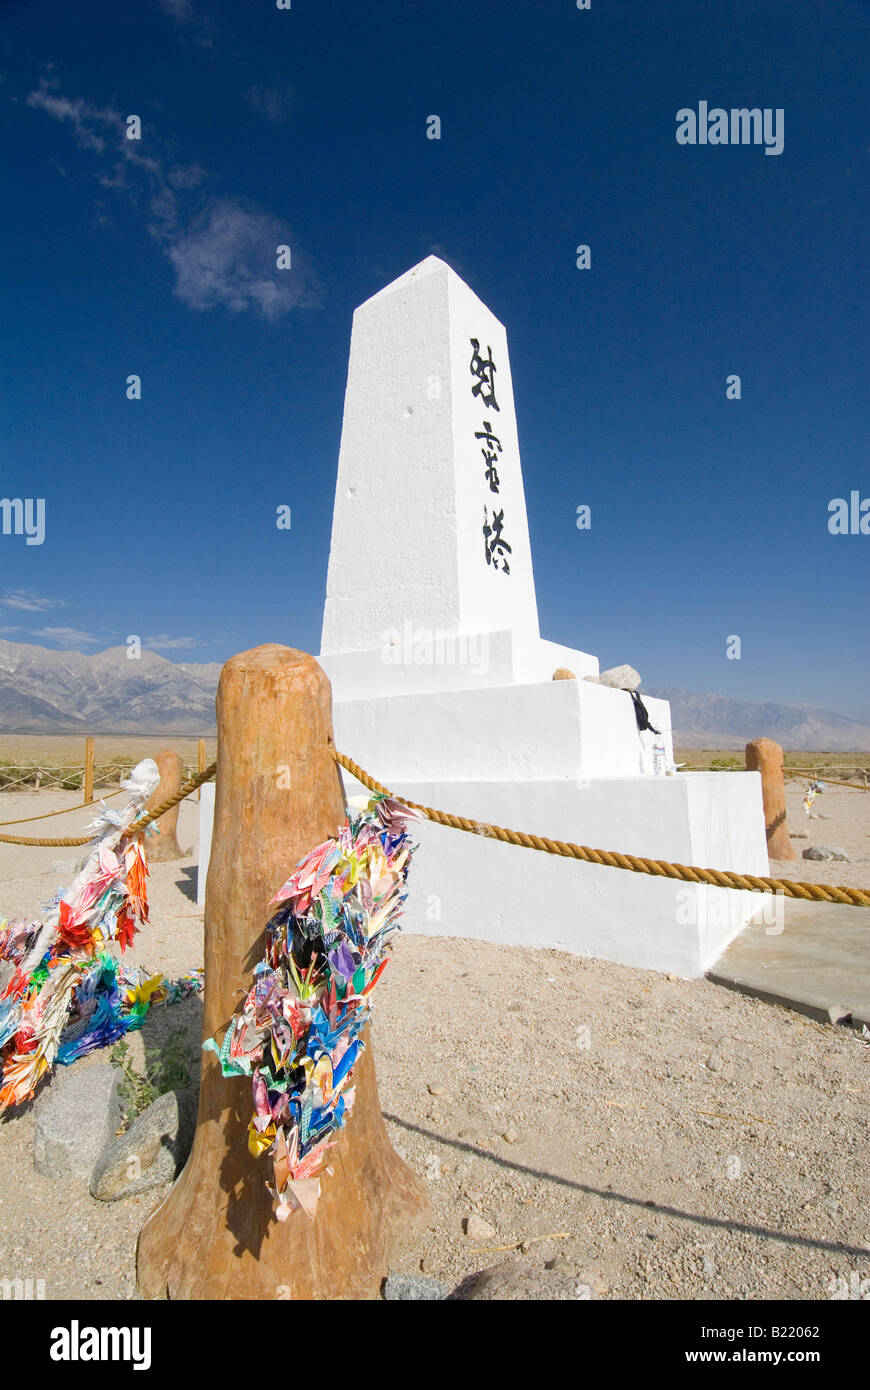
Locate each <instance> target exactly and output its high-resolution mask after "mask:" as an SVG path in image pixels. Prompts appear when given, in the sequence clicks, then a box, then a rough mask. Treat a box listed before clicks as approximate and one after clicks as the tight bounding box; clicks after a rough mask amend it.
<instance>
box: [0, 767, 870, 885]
mask: <svg viewBox="0 0 870 1390" xmlns="http://www.w3.org/2000/svg"><path fill="white" fill-rule="evenodd" d="M334 756H335V760H336V762H337V763H340V765H341V766H342V767H343V768H344V769H345V771H346V772H349V773H350V774H351V776H352V777H355V778H356V779H357V781H358V782H361V783H362V784H363V786H366V787H368V788H369V789H370V790H371V791H373V792H379V793H380V794H381V795H382V796H394V795H395V793H393V792H391V791H390V790H389V789H388V788H387V787H385V786H383V785H382V783H380V782H377V781H375V779H374V777H372V775H371V773H368V772H366V771H364V769H363V768H361V767H360V765H359V763H355V762H354V761H353V759H352V758H348V757H346V756H345V755H344V754H343V753H339V752H336V753H335V755H334ZM216 771H217V763H216V762H214V763H212V764H211V765H210V766H209V767H207V768H206V769H205V770H204V771H203V772H200V773H197V775H196V776H195V777H190V778H188V780H187V781H186V782H184V783H183V784H182V786H181V787H180V788H179V789H178V791H177V792H175V794H174V795H173V796H170V797H168V798H167V799H166V801H163V802H161V804H160V805H159V806H156V807H155V808H154V810H153V811H149V812H147V813H146V814H145V815H143V816H142V817H141V818H140V819H139V820H136V821H134V822H133V823H132V825H130V826H128V828H127V831H126V833H127V834H128V835H134V834H139V833H140V832H141V831H142V830H144V829H145V827H146V826H147V825H149V824H150V823H151V822H152V821H155V820H159V818H160V817H161V816H163V815H165V814H166V812H167V811H169V810H171V809H172V807H173V806H177V805H178V803H179V801H183V800H184V798H185V797H186V796H190V794H191V792H194V791H196V789H197V787H200V786H202V784H203V782H208V781H209V780H210V779H211V778H212V777H213V776H214V775H215V772H216ZM396 800H398V801H403V802H404V804H405V805H406V806H410V807H412V808H413V809H414V810H415V811H422V812H423V814H424V815H425V816H426V817H427V819H428V820H431V821H435V822H436V824H438V825H447V826H450V827H452V828H453V829H454V830H467V831H470V832H471V833H472V834H475V835H484V836H487V837H489V838H491V839H494V840H502V841H503V842H504V843H505V844H509V845H518V846H520V847H521V848H523V849H537V850H542V851H543V852H544V853H546V854H558V855H560V856H561V857H562V858H565V859H582V860H585V861H586V863H588V864H600V865H603V866H604V867H605V868H611V869H629V870H631V871H632V872H633V873H637V874H650V875H651V876H652V877H654V878H670V879H678V880H680V881H681V882H683V883H708V884H710V885H711V886H712V887H714V888H741V889H743V890H744V891H746V892H751V893H782V894H784V896H785V897H787V898H799V899H802V900H803V901H805V902H822V903H844V904H846V905H847V906H851V907H870V891H868V890H867V889H865V888H846V887H844V886H842V885H841V886H836V887H834V886H831V885H829V884H826V883H801V882H799V881H797V880H795V879H788V878H782V879H781V878H759V877H757V876H756V875H755V874H736V873H731V872H730V871H728V870H725V869H699V868H697V867H695V866H694V865H689V864H671V863H669V862H668V861H667V860H666V859H644V858H642V857H641V856H639V855H636V854H622V853H620V852H619V851H618V850H608V849H590V847H589V846H588V845H574V844H571V843H570V842H568V841H566V840H551V839H549V838H548V837H547V836H545V835H527V834H526V833H525V831H522V830H506V829H505V828H504V827H503V826H501V825H489V824H487V823H485V822H481V821H475V820H469V818H468V817H467V816H454V815H451V814H450V812H448V811H436V810H435V809H434V807H432V806H423V805H421V803H420V802H418V801H408V800H407V799H406V798H403V797H396ZM91 839H92V837H91V836H88V835H86V836H83V837H82V838H81V839H69V840H28V839H24V838H23V837H22V836H17V835H0V842H2V843H4V844H12V845H47V846H54V845H57V846H67V845H70V846H71V845H87V844H90V843H91Z"/></svg>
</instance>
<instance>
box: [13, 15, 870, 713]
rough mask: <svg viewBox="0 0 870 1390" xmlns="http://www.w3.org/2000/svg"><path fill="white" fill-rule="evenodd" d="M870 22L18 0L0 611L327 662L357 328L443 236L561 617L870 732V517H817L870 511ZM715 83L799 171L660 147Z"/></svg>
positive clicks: (179, 650)
mask: <svg viewBox="0 0 870 1390" xmlns="http://www.w3.org/2000/svg"><path fill="white" fill-rule="evenodd" d="M868 38H870V5H868V4H866V3H859V0H839V2H838V3H833V0H813V2H812V3H810V0H784V2H783V3H780V0H751V3H750V0H743V3H740V4H736V5H730V6H725V5H721V4H720V5H714V4H712V3H699V0H669V3H668V5H667V6H661V5H652V4H641V3H632V2H631V0H628V3H621V4H618V3H615V0H592V5H591V8H590V10H588V11H579V10H578V9H577V8H576V4H575V3H574V0H537V2H536V3H535V4H529V3H527V0H522V2H521V0H491V2H490V3H477V0H438V3H425V0H424V3H418V0H414V3H413V4H410V3H408V0H371V3H369V4H365V5H361V4H359V3H351V0H335V3H330V4H323V3H322V0H293V3H292V9H291V10H289V11H279V10H278V9H277V8H275V7H274V6H272V5H271V4H270V3H268V0H256V2H254V0H249V3H246V4H245V5H241V4H226V3H221V0H210V3H209V4H207V5H206V4H205V3H204V0H153V3H149V2H146V0H142V3H139V4H137V5H135V6H129V5H127V6H122V5H117V4H108V3H92V4H85V5H77V6H72V5H66V6H59V5H57V4H56V3H49V0H22V2H21V3H0V73H2V82H0V122H2V127H0V141H2V160H3V187H4V190H5V194H6V196H5V198H4V215H3V218H2V225H0V264H2V277H3V292H2V305H3V330H2V344H0V352H2V359H0V448H2V460H3V466H2V480H0V493H2V495H4V496H7V497H15V496H20V497H32V498H37V497H44V498H45V499H46V539H45V542H44V544H43V545H41V546H30V547H28V546H26V545H25V543H24V539H23V537H20V536H0V567H2V572H0V600H2V602H0V635H3V636H7V637H9V638H10V639H11V640H16V641H32V642H37V643H39V644H42V645H46V646H75V647H78V648H80V649H81V650H85V651H97V650H100V649H101V648H103V647H105V646H110V645H114V644H117V643H123V642H124V640H125V638H126V637H127V635H128V634H130V633H138V634H140V635H141V636H142V637H144V638H145V639H146V641H147V643H148V645H152V646H154V647H156V649H158V650H160V651H162V652H163V653H164V654H165V655H167V656H169V657H171V658H172V659H175V660H191V661H218V660H224V659H225V658H226V657H227V656H229V655H231V654H232V653H233V652H235V651H238V650H241V649H243V648H245V647H248V646H253V645H256V644H258V643H260V642H265V641H283V642H287V643H289V644H290V645H294V646H298V647H301V648H303V649H306V650H310V651H314V652H316V651H317V650H318V648H319V638H320V621H321V614H322V606H323V598H324V592H325V583H326V565H327V558H328V549H329V535H330V522H331V512H332V500H333V492H334V486H335V472H336V464H337V457H338V444H339V436H340V429H341V407H342V400H343V393H344V384H345V373H346V367H347V353H348V346H349V336H350V324H351V315H352V312H353V309H354V307H355V306H356V305H357V304H359V303H360V302H361V301H362V300H364V299H366V298H367V297H368V296H369V295H371V294H372V293H374V292H375V291H376V290H377V289H379V288H380V287H381V286H382V285H384V284H386V283H387V282H389V281H390V280H392V279H394V278H395V277H396V276H397V275H399V274H401V273H402V272H403V271H404V270H406V269H407V268H408V267H409V266H411V265H413V264H415V263H416V262H417V261H419V260H422V259H423V258H424V257H425V256H426V255H428V254H430V253H431V252H435V253H436V254H438V255H440V256H442V257H443V258H444V259H445V260H447V261H448V262H449V263H450V264H451V265H453V266H454V268H455V269H456V270H457V271H458V272H459V274H461V275H462V276H463V278H464V279H466V280H467V281H468V282H469V284H471V285H472V287H473V288H474V289H475V290H476V292H477V293H478V294H479V295H480V296H481V298H482V299H483V300H484V301H485V302H486V303H487V304H489V305H490V307H491V308H492V309H493V310H494V312H495V313H496V314H497V315H498V317H499V318H500V319H501V320H502V322H504V323H505V324H506V326H507V329H508V336H509V342H510V347H511V360H512V370H513V377H514V388H515V395H516V405H517V414H518V422H519V432H520V444H521V449H522V457H523V472H524V478H525V487H526V498H527V505H528V512H529V523H530V530H531V540H532V553H533V557H534V562H535V573H536V583H537V591H538V603H539V610H540V618H541V629H542V633H543V635H544V636H546V637H549V638H551V639H552V640H554V641H558V642H563V643H566V644H568V645H572V646H578V647H580V648H582V649H583V650H586V651H590V652H595V653H597V654H598V655H599V657H600V658H601V660H602V663H603V664H604V665H613V664H617V663H620V662H622V661H630V662H631V663H632V664H633V665H635V666H637V667H638V669H639V670H640V671H641V672H642V673H643V676H644V680H645V684H646V685H648V686H653V685H674V686H682V687H684V688H688V689H694V690H715V691H720V692H723V693H725V694H729V695H732V696H734V697H736V698H746V699H761V698H767V699H775V700H782V701H788V702H794V703H798V702H806V703H814V704H821V705H825V706H827V707H828V708H832V709H835V710H839V711H841V712H843V713H851V714H859V715H861V716H863V717H868V718H870V695H868V679H867V678H868V656H867V646H868V644H867V640H866V635H867V557H868V553H870V537H868V536H860V535H857V536H851V535H849V536H831V535H830V534H829V533H828V529H827V521H828V503H829V501H830V500H831V499H832V498H834V497H838V496H843V497H848V496H849V494H850V492H851V491H852V490H856V489H857V490H858V491H859V492H860V495H861V496H862V497H868V496H870V470H868V468H867V433H868V430H867V427H868V404H867V364H868V352H867V346H868V344H867V320H868V315H867V303H868V283H867V281H868V270H867V243H866V228H867V214H868V199H867V190H868V180H867V165H868V146H870V138H868V123H867V100H866V99H867V82H866V72H867V65H868V56H870V55H868V48H870V44H868ZM701 100H705V101H707V102H709V104H710V105H711V106H714V105H721V106H723V107H725V108H731V107H740V106H750V107H754V106H758V107H762V108H764V107H770V108H782V109H783V110H784V113H785V115H784V133H785V142H784V149H783V152H782V154H780V155H776V156H767V155H765V153H764V149H763V147H759V146H751V145H750V146H736V147H733V146H724V147H716V146H711V145H708V146H694V147H690V146H679V145H678V144H677V143H676V140H675V130H676V120H675V117H676V113H677V111H678V110H679V109H680V108H683V107H695V108H697V105H698V102H699V101H701ZM131 113H135V114H137V115H139V116H140V117H141V120H142V125H143V132H142V133H143V138H142V140H141V141H139V142H131V141H127V140H125V139H124V137H123V129H124V126H123V122H124V120H125V118H126V117H127V116H128V115H129V114H131ZM431 113H437V114H438V115H440V117H441V120H442V139H441V140H440V141H432V140H427V139H426V134H425V131H426V118H427V116H428V115H430V114H431ZM278 242H287V243H288V244H290V245H291V246H292V248H293V256H294V268H293V271H292V272H290V273H282V272H279V271H277V270H275V269H274V268H273V267H274V247H275V245H276V244H277V243H278ZM579 243H588V244H589V245H590V246H591V248H592V268H591V270H589V271H578V270H577V268H576V266H575V255H574V248H575V247H576V246H577V245H578V244H579ZM264 248H266V249H267V250H268V253H269V254H268V255H265V256H264ZM735 372H736V373H739V374H740V377H741V382H742V398H741V400H740V401H728V400H726V398H725V380H726V377H727V376H728V374H729V373H735ZM131 373H136V374H138V375H140V376H141V378H142V399H141V401H138V402H131V401H128V400H127V399H126V396H125V382H126V378H127V377H128V375H129V374H131ZM581 503H587V504H589V505H591V507H592V518H593V524H592V529H591V530H590V531H588V532H579V531H578V530H577V527H576V524H575V519H576V509H577V506H578V505H579V504H581ZM280 504H286V505H289V506H290V507H291V508H292V514H293V527H292V530H291V531H289V532H286V531H279V530H277V528H276V527H275V524H274V518H275V510H276V507H277V506H278V505H280ZM731 634H738V635H739V636H740V637H741V640H742V659H741V660H740V661H729V660H727V659H726V656H725V651H726V638H727V637H728V636H729V635H731Z"/></svg>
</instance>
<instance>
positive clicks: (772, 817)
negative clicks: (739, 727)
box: [746, 738, 797, 859]
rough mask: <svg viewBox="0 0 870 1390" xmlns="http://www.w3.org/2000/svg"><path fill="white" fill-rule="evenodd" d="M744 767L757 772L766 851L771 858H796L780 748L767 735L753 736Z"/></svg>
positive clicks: (747, 748)
mask: <svg viewBox="0 0 870 1390" xmlns="http://www.w3.org/2000/svg"><path fill="white" fill-rule="evenodd" d="M746 766H747V768H748V769H749V770H750V771H751V772H760V773H761V796H762V800H763V802H764V827H765V831H766V834H767V853H768V854H769V856H770V858H771V859H796V858H797V855H796V854H795V852H794V849H793V848H792V843H791V840H790V839H789V837H788V826H787V824H786V820H785V777H784V775H783V770H782V749H781V748H780V746H779V744H778V743H774V741H773V739H770V738H754V739H753V740H752V742H751V743H747V745H746Z"/></svg>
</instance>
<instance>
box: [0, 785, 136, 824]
mask: <svg viewBox="0 0 870 1390" xmlns="http://www.w3.org/2000/svg"><path fill="white" fill-rule="evenodd" d="M123 790H124V788H123V787H120V788H119V789H118V791H116V792H109V795H108V796H101V797H100V800H101V801H111V799H112V797H113V796H120V795H121V792H122V791H123ZM96 804H97V803H96V801H80V802H78V804H77V805H75V806H61V808H60V810H59V811H43V812H42V814H41V815H39V816H19V817H18V819H17V820H0V825H29V823H30V822H31V821H34V820H50V818H51V817H52V816H68V815H69V814H70V812H71V811H86V810H87V808H88V807H89V806H96Z"/></svg>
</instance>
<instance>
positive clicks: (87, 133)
mask: <svg viewBox="0 0 870 1390" xmlns="http://www.w3.org/2000/svg"><path fill="white" fill-rule="evenodd" d="M167 12H170V11H167ZM27 100H28V104H29V105H30V106H32V107H34V108H36V109H38V110H41V111H43V112H44V113H45V114H46V115H48V116H50V117H51V118H52V119H54V120H56V121H60V122H62V123H63V124H66V125H68V126H69V127H70V128H71V130H72V132H73V135H74V138H75V140H76V143H77V144H78V146H79V147H80V148H81V149H82V150H84V151H86V152H87V153H88V154H90V155H92V156H93V157H94V158H95V160H96V164H95V167H94V169H93V176H94V178H95V179H96V181H97V183H98V184H99V185H100V187H101V188H102V189H103V191H104V192H105V193H106V194H109V195H115V196H119V197H125V198H126V199H128V200H129V201H130V202H131V203H132V205H133V206H134V207H136V208H137V209H140V210H143V211H144V212H145V215H146V217H147V219H148V220H147V223H146V225H147V228H148V232H149V234H150V235H151V236H152V237H153V238H154V240H155V242H156V243H157V244H158V246H159V247H160V249H161V251H162V252H163V254H164V255H165V256H166V258H167V260H168V261H169V263H170V265H171V266H172V268H173V271H174V274H175V281H174V285H173V290H174V293H175V295H176V296H177V297H178V298H179V299H180V300H181V301H182V302H183V303H184V304H187V305H188V307H189V308H191V309H196V310H200V311H205V310H210V309H215V308H218V307H224V308H227V309H230V310H232V311H233V312H235V313H242V312H245V311H250V312H253V313H256V314H259V315H261V316H262V317H263V318H266V319H269V320H272V321H274V320H276V319H279V318H280V317H282V315H284V314H287V313H289V312H291V311H292V310H294V309H298V308H302V307H310V306H314V305H316V304H317V303H319V298H320V294H319V286H318V281H317V277H316V275H315V273H314V271H313V269H312V267H311V265H310V263H309V262H308V261H307V259H306V257H305V256H304V254H303V253H301V252H300V251H299V249H298V247H297V246H296V244H295V241H294V238H293V237H292V236H291V233H290V229H289V228H288V227H287V225H286V224H285V223H283V222H282V221H281V220H280V219H279V218H277V217H274V216H273V215H272V214H270V213H268V212H266V211H264V209H262V208H260V207H258V206H256V205H255V204H251V203H247V202H242V201H241V200H240V199H237V198H230V197H223V198H219V197H215V196H209V195H208V194H206V192H205V191H204V185H205V184H206V182H207V179H208V174H207V172H206V171H205V170H204V169H203V168H202V166H201V165H199V164H197V163H192V164H188V165H184V164H179V163H169V161H168V160H166V159H165V158H164V157H163V156H162V154H161V151H160V142H159V137H158V135H157V133H156V132H155V131H154V130H153V129H150V130H149V137H148V143H147V146H144V147H143V144H142V143H140V142H139V141H138V140H128V139H127V138H126V121H125V117H124V115H122V113H121V112H120V111H116V110H114V109H112V108H109V107H105V108H102V107H96V106H93V105H91V104H89V103H88V102H86V101H84V100H82V99H81V98H79V99H76V100H71V99H70V98H68V97H66V96H64V95H63V94H62V93H61V92H60V91H59V90H58V87H57V83H56V79H55V78H54V77H53V76H50V77H47V78H44V79H43V81H42V83H41V84H40V86H39V88H38V89H37V90H36V91H34V92H31V93H30V95H29V96H28V98H27ZM276 109H277V108H276ZM138 114H141V113H138ZM99 215H100V216H101V218H102V220H103V222H104V224H105V222H106V218H105V214H104V211H103V209H99ZM283 245H287V246H290V248H291V251H292V255H293V268H292V269H289V270H279V269H278V267H277V248H278V246H283Z"/></svg>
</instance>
